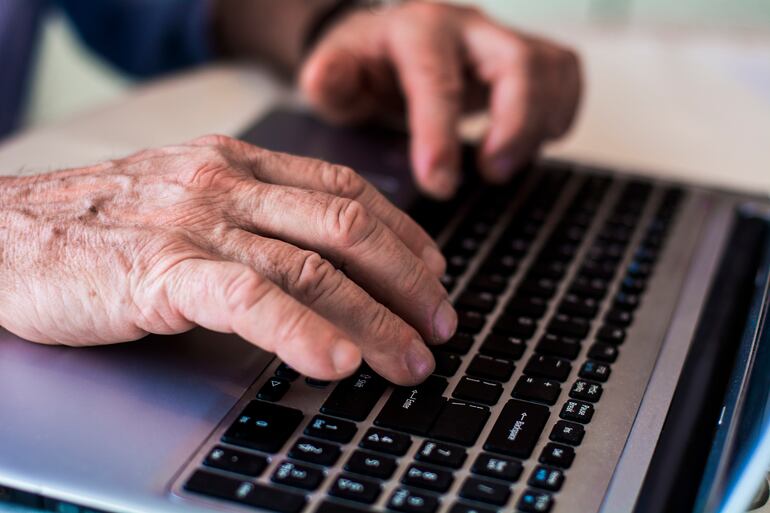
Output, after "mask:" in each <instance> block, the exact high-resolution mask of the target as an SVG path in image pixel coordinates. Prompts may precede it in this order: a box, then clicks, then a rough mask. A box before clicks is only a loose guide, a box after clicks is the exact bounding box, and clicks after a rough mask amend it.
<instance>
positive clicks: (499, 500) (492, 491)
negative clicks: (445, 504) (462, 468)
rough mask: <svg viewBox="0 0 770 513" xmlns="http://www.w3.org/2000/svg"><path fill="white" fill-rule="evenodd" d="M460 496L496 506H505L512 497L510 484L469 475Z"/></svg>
mask: <svg viewBox="0 0 770 513" xmlns="http://www.w3.org/2000/svg"><path fill="white" fill-rule="evenodd" d="M460 497H462V498H463V499H468V500H471V501H479V502H486V503H487V504H494V505H495V506H504V505H505V503H506V502H508V499H509V498H510V497H511V489H510V487H508V485H504V484H501V483H495V482H492V481H487V480H486V479H478V478H475V477H469V478H467V479H466V480H465V482H464V483H463V486H462V488H461V489H460Z"/></svg>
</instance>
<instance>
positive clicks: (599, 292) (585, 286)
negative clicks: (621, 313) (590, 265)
mask: <svg viewBox="0 0 770 513" xmlns="http://www.w3.org/2000/svg"><path fill="white" fill-rule="evenodd" d="M569 293H570V294H575V295H576V296H580V297H589V298H592V299H596V300H599V299H602V298H603V297H604V295H605V294H607V282H606V281H604V280H601V279H599V278H588V277H587V276H578V277H577V278H575V279H574V280H573V281H572V284H571V285H570V288H569Z"/></svg>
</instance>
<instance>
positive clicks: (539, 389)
mask: <svg viewBox="0 0 770 513" xmlns="http://www.w3.org/2000/svg"><path fill="white" fill-rule="evenodd" d="M560 393H561V386H560V385H559V382H558V381H554V380H552V379H546V378H538V377H534V376H521V377H520V378H519V381H517V382H516V386H514V387H513V392H512V393H511V395H513V397H515V398H517V399H524V400H526V401H536V402H538V403H545V404H554V403H556V399H558V398H559V394H560Z"/></svg>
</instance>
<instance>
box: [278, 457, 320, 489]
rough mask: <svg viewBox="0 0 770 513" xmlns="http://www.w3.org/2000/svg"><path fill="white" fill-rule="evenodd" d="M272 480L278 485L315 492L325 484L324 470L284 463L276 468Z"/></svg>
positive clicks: (289, 462)
mask: <svg viewBox="0 0 770 513" xmlns="http://www.w3.org/2000/svg"><path fill="white" fill-rule="evenodd" d="M270 480H271V481H272V482H274V483H276V484H281V485H285V486H291V487H294V488H302V489H304V490H315V489H316V488H318V487H319V486H320V485H321V483H322V482H323V480H324V473H323V471H322V470H320V469H317V468H315V467H311V466H309V465H301V464H299V463H294V462H292V461H284V462H282V463H281V464H280V465H278V467H276V469H275V472H273V475H272V476H271V477H270Z"/></svg>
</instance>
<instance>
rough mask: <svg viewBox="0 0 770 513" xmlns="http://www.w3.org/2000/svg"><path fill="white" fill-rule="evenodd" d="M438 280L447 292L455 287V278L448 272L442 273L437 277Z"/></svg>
mask: <svg viewBox="0 0 770 513" xmlns="http://www.w3.org/2000/svg"><path fill="white" fill-rule="evenodd" d="M439 281H440V282H441V284H442V285H443V286H444V289H446V291H447V292H452V290H453V289H454V288H455V285H456V284H457V278H455V277H454V276H451V275H449V274H444V275H442V276H441V278H439Z"/></svg>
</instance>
